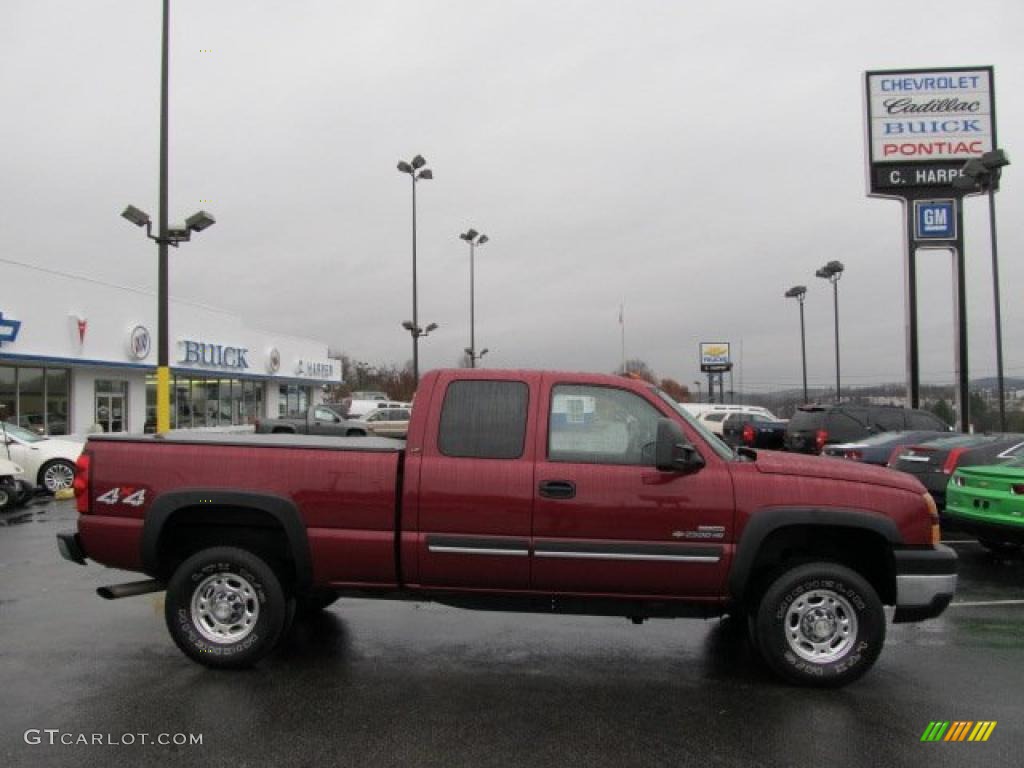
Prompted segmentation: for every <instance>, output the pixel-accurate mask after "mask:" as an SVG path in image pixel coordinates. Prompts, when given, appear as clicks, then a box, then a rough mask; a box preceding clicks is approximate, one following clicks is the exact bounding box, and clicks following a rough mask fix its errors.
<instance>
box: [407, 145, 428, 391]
mask: <svg viewBox="0 0 1024 768" xmlns="http://www.w3.org/2000/svg"><path fill="white" fill-rule="evenodd" d="M426 164H427V161H426V160H424V159H423V155H416V157H414V158H413V159H412V160H411V161H410V162H408V163H407V162H405V161H404V160H403V161H402V162H400V163H399V164H398V170H400V171H401V172H402V173H407V174H409V178H410V179H412V322H411V323H409V322H408V321H407V322H405V323H402V327H403V328H406V330H408V331H409V332H410V333H411V334H412V374H413V378H414V379H415V381H416V383H417V384H419V381H420V343H419V342H420V336H426V335H427V334H428V333H430V331H431V330H432V328H429V327H428V330H427V331H425V332H424V331H423V330H422V329H421V328H420V327H419V312H418V308H417V306H416V182H418V181H420V180H428V181H429V180H430V179H432V178H434V172H433V171H431V170H430V169H429V168H424V167H423V166H425V165H426ZM431 325H433V324H431ZM407 326H408V327H407ZM436 327H437V326H436V325H433V328H436Z"/></svg>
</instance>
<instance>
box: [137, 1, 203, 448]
mask: <svg viewBox="0 0 1024 768" xmlns="http://www.w3.org/2000/svg"><path fill="white" fill-rule="evenodd" d="M170 5H171V4H170V0H164V13H163V32H162V39H161V52H160V212H159V219H160V221H159V223H158V226H157V234H156V235H155V236H154V235H153V225H152V222H150V220H149V215H148V214H146V213H144V212H143V211H141V210H139V209H138V208H136V207H135V206H133V205H129V206H128V207H127V208H125V209H124V211H123V212H122V213H121V215H122V216H124V218H126V219H128V221H130V222H131V223H132V224H135V225H136V226H139V227H145V228H146V236H147V237H148V238H149V239H150V240H155V241H156V243H157V351H156V355H157V359H156V366H157V367H156V431H157V433H158V434H163V433H165V432H167V431H169V430H170V428H171V369H170V364H169V362H168V358H169V356H170V355H169V352H168V347H169V343H168V330H167V326H168V315H169V310H168V303H169V302H168V294H167V269H168V268H167V246H168V245H173V246H174V247H175V248H177V247H178V243H182V242H187V241H188V240H189V239H190V237H191V234H192V233H193V232H202V231H203V230H204V229H206V228H207V227H209V226H212V225H213V223H214V218H213V216H211V215H210V214H209V213H206V212H205V211H199V212H198V213H195V214H193V215H192V216H190V217H189V218H187V219H186V220H185V226H183V227H175V228H169V227H168V226H167V187H168V180H167V154H168V152H167V144H168V142H167V125H168V117H167V114H168V97H167V93H168V77H169V75H168V69H169V67H168V62H169V59H170V53H169V49H170V17H171V9H170Z"/></svg>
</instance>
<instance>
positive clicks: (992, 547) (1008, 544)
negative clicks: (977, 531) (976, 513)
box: [978, 539, 1021, 556]
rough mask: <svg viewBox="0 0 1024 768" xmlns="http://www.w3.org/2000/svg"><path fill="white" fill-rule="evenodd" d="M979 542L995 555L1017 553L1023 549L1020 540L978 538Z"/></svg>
mask: <svg viewBox="0 0 1024 768" xmlns="http://www.w3.org/2000/svg"><path fill="white" fill-rule="evenodd" d="M978 543H979V544H981V546H983V547H984V548H985V549H987V550H988V551H989V552H991V553H992V554H993V555H1003V556H1006V555H1015V554H1017V553H1018V552H1020V550H1021V544H1020V542H1018V541H999V540H998V539H978Z"/></svg>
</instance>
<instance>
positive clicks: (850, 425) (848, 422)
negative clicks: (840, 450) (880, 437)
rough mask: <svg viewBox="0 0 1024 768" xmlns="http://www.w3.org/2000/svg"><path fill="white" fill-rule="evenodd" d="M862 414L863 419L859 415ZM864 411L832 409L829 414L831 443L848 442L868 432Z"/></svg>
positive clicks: (829, 437)
mask: <svg viewBox="0 0 1024 768" xmlns="http://www.w3.org/2000/svg"><path fill="white" fill-rule="evenodd" d="M858 416H860V417H861V419H858V418H857V417H858ZM866 416H867V414H866V413H864V412H863V411H859V412H858V411H849V412H843V411H832V413H830V414H829V415H828V422H827V423H828V426H827V427H826V429H827V430H828V439H829V442H831V443H846V442H849V441H851V440H857V439H858V438H861V437H864V436H865V435H867V434H868V428H867V425H866V423H865V421H866V418H865V417H866Z"/></svg>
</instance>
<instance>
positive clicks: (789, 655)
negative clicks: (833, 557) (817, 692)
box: [756, 562, 885, 687]
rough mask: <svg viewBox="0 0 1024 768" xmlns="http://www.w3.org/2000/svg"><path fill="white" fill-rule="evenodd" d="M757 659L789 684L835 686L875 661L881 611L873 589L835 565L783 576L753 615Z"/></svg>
mask: <svg viewBox="0 0 1024 768" xmlns="http://www.w3.org/2000/svg"><path fill="white" fill-rule="evenodd" d="M756 637H757V643H758V647H759V649H760V651H761V655H762V656H763V657H764V659H765V661H766V662H767V663H768V665H769V666H770V667H771V668H772V669H773V670H774V671H775V672H777V673H778V674H779V675H781V676H782V677H784V678H786V679H787V680H790V681H791V682H794V683H799V684H801V685H812V686H821V687H839V686H842V685H846V684H847V683H851V682H853V681H854V680H856V679H857V678H859V677H860V676H861V675H863V674H864V673H865V672H867V671H868V670H869V669H870V668H871V666H872V665H873V664H874V663H875V661H876V660H877V659H878V655H879V654H880V653H881V651H882V644H883V643H884V642H885V612H884V611H883V609H882V601H881V600H880V599H879V598H878V594H877V593H876V592H875V590H874V588H873V587H872V586H871V585H870V584H869V583H868V582H867V580H865V579H864V578H863V577H862V576H861V575H860V574H858V573H857V572H855V571H853V570H851V569H849V568H846V567H845V566H842V565H839V564H837V563H826V562H822V563H807V564H806V565H799V566H796V567H795V568H791V569H790V570H788V571H785V572H784V573H782V574H781V575H780V576H779V577H778V578H777V579H776V580H775V581H774V582H773V583H772V585H771V586H770V587H769V588H768V590H767V591H766V592H765V593H764V596H763V597H762V598H761V602H760V604H759V605H758V607H757V613H756Z"/></svg>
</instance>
